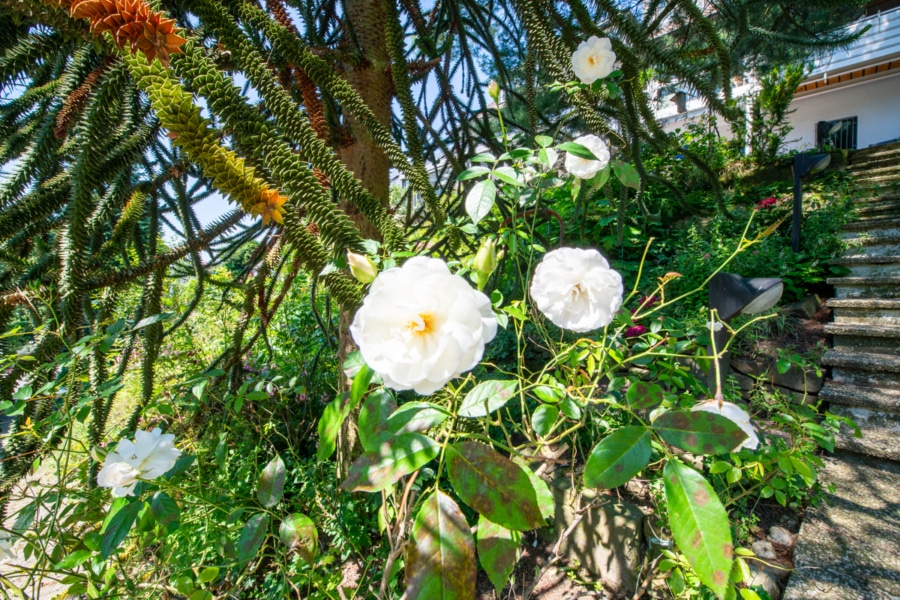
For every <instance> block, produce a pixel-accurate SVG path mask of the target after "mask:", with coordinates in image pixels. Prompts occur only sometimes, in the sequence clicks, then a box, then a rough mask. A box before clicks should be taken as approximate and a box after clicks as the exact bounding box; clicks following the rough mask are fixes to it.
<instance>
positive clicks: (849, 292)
mask: <svg viewBox="0 0 900 600" xmlns="http://www.w3.org/2000/svg"><path fill="white" fill-rule="evenodd" d="M826 283H828V284H829V285H833V286H834V293H835V296H836V297H838V298H900V275H895V276H893V277H829V278H828V279H827V280H826Z"/></svg>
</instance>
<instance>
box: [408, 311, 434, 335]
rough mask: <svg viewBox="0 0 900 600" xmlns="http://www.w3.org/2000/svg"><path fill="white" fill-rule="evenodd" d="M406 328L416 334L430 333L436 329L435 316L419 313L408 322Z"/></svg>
mask: <svg viewBox="0 0 900 600" xmlns="http://www.w3.org/2000/svg"><path fill="white" fill-rule="evenodd" d="M406 330H407V331H409V332H410V333H413V334H415V335H428V334H429V333H431V332H432V331H433V330H434V316H433V315H431V314H429V313H419V314H418V315H416V316H415V317H413V318H412V319H410V320H409V321H407V323H406Z"/></svg>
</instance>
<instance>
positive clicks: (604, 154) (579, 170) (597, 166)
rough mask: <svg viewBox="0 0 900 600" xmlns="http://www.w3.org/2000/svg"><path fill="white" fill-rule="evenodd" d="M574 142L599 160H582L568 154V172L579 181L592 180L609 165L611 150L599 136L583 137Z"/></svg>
mask: <svg viewBox="0 0 900 600" xmlns="http://www.w3.org/2000/svg"><path fill="white" fill-rule="evenodd" d="M574 141H575V143H576V144H581V145H582V146H584V147H585V148H587V149H588V150H590V151H591V153H592V154H593V155H594V156H596V157H597V160H590V159H587V158H581V157H580V156H575V155H574V154H572V153H570V152H566V171H568V172H569V173H570V174H571V175H574V176H575V177H578V178H579V179H590V178H591V177H593V176H594V175H596V174H597V173H598V172H599V171H600V170H601V169H603V168H605V167H606V165H608V164H609V148H608V147H607V145H606V142H604V141H603V140H602V139H600V138H599V137H598V136H596V135H594V134H588V135H583V136H581V137H580V138H578V139H576V140H574Z"/></svg>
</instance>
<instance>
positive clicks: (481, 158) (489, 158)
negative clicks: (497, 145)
mask: <svg viewBox="0 0 900 600" xmlns="http://www.w3.org/2000/svg"><path fill="white" fill-rule="evenodd" d="M495 160H497V159H496V158H495V157H494V155H493V154H491V153H490V152H482V153H481V154H476V155H475V156H473V157H472V158H470V159H469V162H473V163H479V162H494V161H495Z"/></svg>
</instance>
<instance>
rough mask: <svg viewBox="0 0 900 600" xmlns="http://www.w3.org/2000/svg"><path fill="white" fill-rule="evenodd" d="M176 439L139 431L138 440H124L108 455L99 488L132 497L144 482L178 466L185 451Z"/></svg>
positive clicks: (136, 437)
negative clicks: (138, 485) (135, 489)
mask: <svg viewBox="0 0 900 600" xmlns="http://www.w3.org/2000/svg"><path fill="white" fill-rule="evenodd" d="M174 441H175V436H174V435H172V434H171V433H163V432H162V430H161V429H160V428H159V427H157V428H156V429H154V430H153V431H141V430H138V431H136V432H135V433H134V441H133V442H132V441H131V440H127V439H125V438H122V439H121V440H119V443H118V445H117V446H116V449H115V450H113V451H112V452H110V453H109V454H107V455H106V460H104V461H103V468H102V469H100V472H99V473H98V474H97V485H99V486H101V487H109V488H112V489H113V496H116V497H119V496H131V495H132V494H134V486H135V485H137V481H138V478H140V479H155V478H157V477H159V476H161V475H164V474H165V473H166V472H167V471H169V469H171V468H172V467H174V466H175V462H176V461H177V460H178V457H179V456H181V451H180V450H178V449H177V448H175V446H174Z"/></svg>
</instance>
